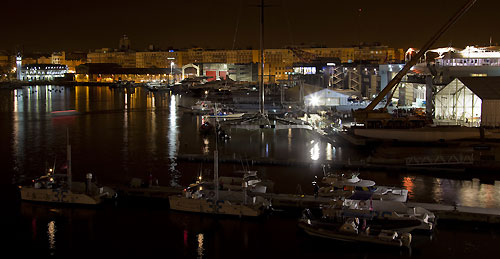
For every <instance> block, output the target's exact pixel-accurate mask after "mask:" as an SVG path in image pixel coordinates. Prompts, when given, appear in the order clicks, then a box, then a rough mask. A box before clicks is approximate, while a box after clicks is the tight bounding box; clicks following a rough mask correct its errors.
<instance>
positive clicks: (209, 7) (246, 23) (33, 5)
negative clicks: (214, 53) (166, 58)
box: [0, 0, 500, 51]
mask: <svg viewBox="0 0 500 259" xmlns="http://www.w3.org/2000/svg"><path fill="white" fill-rule="evenodd" d="M465 2H466V0H419V1H401V0H349V1H348V0H342V1H337V0H322V1H320V0H302V1H299V0H268V1H266V3H267V4H270V5H273V6H272V7H270V8H267V9H266V16H265V17H266V25H265V31H266V33H265V38H266V44H265V45H266V48H280V47H283V46H285V45H300V44H302V43H304V44H321V45H326V46H329V47H341V46H346V45H352V44H356V43H358V42H360V41H363V42H382V43H383V44H386V45H389V46H392V47H402V48H407V47H420V46H421V45H422V44H423V43H424V42H425V41H426V40H428V39H429V37H430V36H431V35H432V34H433V33H434V32H435V31H436V30H437V29H438V27H440V26H442V25H443V24H444V23H445V22H446V21H447V20H448V19H449V18H450V17H451V16H452V15H453V14H454V13H455V12H456V11H457V10H458V9H459V8H460V7H461V6H462V5H463V4H464V3H465ZM259 3H260V0H246V1H241V0H210V1H208V0H204V1H201V0H178V1H169V0H163V1H151V0H143V1H126V0H121V1H116V0H111V1H107V0H101V1H95V0H88V1H78V0H76V1H68V0H65V1H60V0H55V1H51V0H46V1H40V0H36V1H35V0H22V1H19V0H6V1H5V0H4V1H2V4H1V9H2V12H1V15H0V21H1V22H2V24H3V25H4V26H2V31H3V32H2V34H3V35H2V37H1V40H0V49H5V50H14V49H16V48H22V49H24V50H25V51H32V50H40V51H55V50H84V51H87V50H89V49H96V48H102V47H111V48H117V46H118V39H119V38H120V36H121V35H123V34H127V35H128V36H129V38H130V40H131V43H132V48H133V49H137V50H144V49H145V48H146V47H147V46H148V44H154V45H155V46H158V47H160V48H167V47H170V46H172V47H174V48H189V47H193V46H198V47H203V48H225V49H231V48H232V47H233V41H234V38H235V31H236V27H238V30H237V34H236V42H235V48H247V47H254V48H258V44H259V38H258V36H259V24H258V23H259V9H258V8H257V7H255V6H256V5H257V4H259ZM498 7H500V2H499V1H497V0H478V2H477V3H476V5H475V6H474V7H473V8H472V9H471V10H470V11H469V12H468V13H467V14H466V15H465V16H464V17H463V18H462V19H461V20H460V21H459V22H458V23H457V24H456V25H455V26H454V27H453V28H452V29H451V30H450V31H449V32H448V33H447V34H445V35H444V36H443V37H442V38H441V40H440V41H439V42H438V44H436V46H448V45H450V43H451V44H452V45H454V46H456V47H464V46H466V45H473V44H476V45H487V44H489V39H490V36H492V37H493V42H494V43H495V42H500V30H499V29H498V28H499V27H500V19H499V14H498ZM360 9H361V12H359V10H360ZM238 21H239V22H238ZM237 24H239V25H238V26H237Z"/></svg>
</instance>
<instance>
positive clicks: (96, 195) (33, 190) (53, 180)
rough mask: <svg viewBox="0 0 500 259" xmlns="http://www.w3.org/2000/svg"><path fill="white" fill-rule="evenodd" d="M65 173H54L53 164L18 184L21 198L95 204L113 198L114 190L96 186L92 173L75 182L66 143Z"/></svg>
mask: <svg viewBox="0 0 500 259" xmlns="http://www.w3.org/2000/svg"><path fill="white" fill-rule="evenodd" d="M67 163H68V165H67V167H68V168H67V170H68V171H67V173H66V174H56V173H55V166H54V167H53V168H50V169H49V170H48V172H47V173H46V174H45V175H42V176H40V177H38V178H36V179H33V180H32V184H31V185H26V186H19V188H20V191H21V199H22V200H24V201H32V202H43V203H59V204H85V205H97V204H100V203H102V202H103V201H104V200H105V199H107V198H113V197H114V196H115V195H116V192H115V191H114V190H113V189H112V188H110V187H106V186H102V187H100V186H97V185H96V184H95V183H94V182H92V174H91V173H88V174H87V175H86V182H76V181H73V179H72V173H71V145H70V144H69V136H68V144H67Z"/></svg>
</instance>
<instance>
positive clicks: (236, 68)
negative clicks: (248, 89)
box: [201, 63, 258, 82]
mask: <svg viewBox="0 0 500 259" xmlns="http://www.w3.org/2000/svg"><path fill="white" fill-rule="evenodd" d="M201 70H202V71H201V75H203V76H206V77H208V79H207V81H214V80H225V79H227V78H229V79H231V80H233V81H238V82H256V81H257V80H258V78H257V76H258V74H257V73H258V72H257V71H258V64H257V63H250V64H226V63H205V64H203V65H202V66H201Z"/></svg>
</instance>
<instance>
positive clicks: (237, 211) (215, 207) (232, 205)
mask: <svg viewBox="0 0 500 259" xmlns="http://www.w3.org/2000/svg"><path fill="white" fill-rule="evenodd" d="M215 111H217V105H216V106H215ZM215 123H216V124H217V120H216V121H215ZM215 143H216V144H215V150H214V181H213V183H206V182H203V181H202V177H201V175H200V176H199V178H198V180H197V181H196V182H195V183H193V184H191V185H190V186H189V187H187V188H186V189H184V190H183V192H182V194H181V195H173V196H169V197H168V198H169V203H170V208H171V209H173V210H178V211H186V212H194V213H207V214H216V215H232V216H240V217H242V216H245V217H257V216H260V215H262V214H263V213H264V212H265V211H266V210H267V209H269V207H270V205H271V203H270V202H269V201H268V200H266V199H265V198H263V197H260V196H250V195H249V192H248V190H249V189H254V188H255V184H256V182H255V179H254V177H252V176H254V175H253V174H249V175H248V177H245V176H244V177H243V179H242V181H241V187H242V188H241V190H240V191H234V190H220V188H219V164H218V150H217V137H216V140H215Z"/></svg>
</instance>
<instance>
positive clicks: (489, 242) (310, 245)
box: [0, 86, 500, 258]
mask: <svg viewBox="0 0 500 259" xmlns="http://www.w3.org/2000/svg"><path fill="white" fill-rule="evenodd" d="M195 101H196V100H195V99H193V98H192V97H189V96H185V95H173V94H171V93H170V92H156V93H151V92H148V91H147V90H145V89H143V88H136V89H133V90H132V89H109V88H108V87H86V86H77V87H61V86H32V87H25V88H23V89H15V90H11V89H0V139H1V146H0V162H1V163H0V172H1V175H0V183H1V186H2V190H1V195H2V197H3V198H2V201H5V202H4V204H5V207H4V208H5V209H4V210H2V214H4V215H3V216H2V217H5V220H2V227H4V228H3V229H4V230H6V231H7V232H6V235H4V237H6V238H7V239H8V240H9V241H7V242H6V243H4V245H6V246H5V247H6V248H5V249H7V250H11V251H9V254H12V253H11V252H14V253H17V254H18V255H25V256H26V255H30V256H37V255H41V256H44V257H45V256H55V257H70V256H71V257H89V256H99V255H105V256H113V257H118V256H128V257H130V256H137V257H139V256H146V257H153V256H162V257H170V258H181V257H189V258H195V257H196V258H205V257H206V258H235V257H241V258H255V257H264V258H268V257H292V258H296V257H299V258H303V257H312V256H315V257H316V256H318V257H319V256H321V257H322V256H330V257H331V256H336V255H339V256H348V257H353V258H354V257H355V258H358V257H366V258H378V257H385V258H387V257H389V258H392V257H401V256H403V257H410V256H411V257H424V256H425V257H436V256H454V257H464V256H472V255H474V256H479V255H484V256H488V255H490V253H489V252H488V251H491V249H492V248H493V247H494V246H495V244H498V243H499V239H498V233H499V232H498V230H499V228H498V226H486V225H477V224H463V223H460V224H458V223H453V222H452V223H449V222H447V223H443V224H440V225H438V229H437V231H436V232H435V233H434V234H433V235H432V236H428V235H427V236H425V235H422V236H416V237H415V240H414V241H415V242H414V243H415V245H414V246H413V247H412V249H411V250H399V249H394V250H391V249H385V248H379V247H374V246H360V245H359V244H358V245H357V244H345V243H342V242H337V241H329V240H322V239H316V238H312V237H309V236H307V235H306V234H304V233H302V232H301V231H299V229H298V228H297V226H296V223H297V217H298V216H299V215H298V214H296V213H292V214H289V213H284V212H279V211H278V212H274V213H273V214H272V215H269V216H267V217H265V218H261V219H257V220H255V219H250V220H249V219H238V218H236V219H235V218H216V217H212V216H207V215H205V216H203V215H195V214H188V213H180V212H173V211H170V210H168V204H167V201H163V202H146V203H145V202H131V201H121V200H119V201H117V202H114V203H111V204H104V205H103V206H100V207H98V208H88V207H83V208H81V207H76V208H75V207H54V206H48V205H41V204H31V203H26V202H20V201H19V200H18V199H17V194H16V191H17V189H16V188H17V185H18V184H20V183H22V182H26V181H29V180H30V179H32V178H34V177H37V176H39V175H41V174H43V173H44V172H45V170H46V169H47V168H48V167H52V166H54V165H55V168H56V172H57V171H59V172H60V173H64V172H65V170H64V168H65V160H66V143H67V138H66V133H67V132H69V142H70V144H71V146H72V170H73V175H74V176H73V178H74V179H76V180H84V177H85V174H87V173H92V174H93V176H94V177H95V180H96V181H98V182H99V183H101V184H105V185H106V184H127V183H128V182H129V181H130V180H131V179H132V178H134V177H135V178H142V179H148V177H149V175H152V177H153V178H154V179H155V180H156V179H157V180H158V183H159V184H160V185H166V186H186V185H188V184H189V183H190V182H192V180H193V178H195V177H196V176H197V175H198V173H199V172H200V171H205V172H206V173H207V174H210V172H211V170H212V168H213V165H212V164H210V163H194V162H185V161H182V160H179V159H178V156H179V155H182V154H200V155H206V156H207V157H208V156H212V155H213V150H214V148H215V139H214V135H213V134H212V135H206V136H204V135H202V134H200V133H199V130H198V129H199V126H200V125H201V124H202V118H201V116H196V115H192V114H190V113H187V112H186V109H184V108H182V107H190V106H191V105H192V104H193V103H194V102H195ZM67 110H75V112H69V113H57V111H67ZM54 112H56V113H54ZM227 132H228V133H229V135H230V136H231V139H229V140H225V141H219V142H218V143H217V147H218V150H219V152H220V156H227V157H233V158H236V159H240V160H241V163H240V164H236V163H233V164H221V165H220V169H219V170H220V175H224V174H225V173H227V172H232V171H235V170H241V169H243V168H250V169H255V170H258V171H259V172H260V174H261V175H262V176H264V177H265V178H268V179H270V180H272V181H274V183H275V187H274V191H275V192H279V193H295V192H297V190H298V189H299V186H300V189H301V190H302V191H304V192H305V193H312V189H313V188H312V184H311V182H312V181H313V180H314V176H321V175H322V173H323V169H322V164H323V163H325V162H329V163H335V162H344V161H348V160H351V161H359V160H363V159H366V157H367V156H368V155H369V154H370V150H363V149H356V148H354V147H350V146H348V145H345V144H342V143H341V142H335V141H334V142H333V143H327V142H325V141H324V140H323V139H321V138H320V137H318V136H317V135H316V134H313V133H312V132H310V131H308V130H303V129H287V130H275V129H263V130H246V129H228V130H227ZM249 158H266V159H275V160H294V161H302V162H307V164H308V166H301V167H286V166H264V165H260V166H252V165H251V163H250V162H249V160H248V159H249ZM360 173H361V176H360V177H361V178H364V179H371V180H374V181H375V182H376V183H377V184H379V185H386V186H397V187H404V188H406V189H408V191H409V199H410V200H411V201H415V202H433V203H443V204H459V205H462V206H476V207H485V208H500V182H499V181H498V180H500V177H497V178H499V179H495V176H489V177H488V179H487V181H485V180H483V179H482V178H481V177H479V176H478V175H481V174H480V173H481V172H478V174H477V175H475V174H473V173H468V175H460V177H455V176H453V175H451V176H450V175H446V176H442V175H433V174H430V173H426V174H420V173H419V172H414V171H412V172H395V171H391V172H385V171H384V172H380V171H369V172H368V171H362V172H360ZM495 180H496V181H495ZM5 249H4V250H5Z"/></svg>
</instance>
